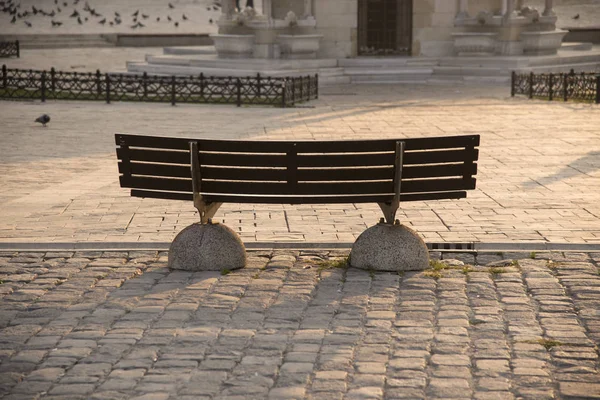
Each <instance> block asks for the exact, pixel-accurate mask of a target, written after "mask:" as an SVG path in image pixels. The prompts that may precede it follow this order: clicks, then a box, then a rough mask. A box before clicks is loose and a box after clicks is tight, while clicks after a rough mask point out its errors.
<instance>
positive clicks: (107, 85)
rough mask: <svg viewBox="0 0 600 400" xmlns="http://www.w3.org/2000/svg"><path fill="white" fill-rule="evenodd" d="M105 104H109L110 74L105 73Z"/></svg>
mask: <svg viewBox="0 0 600 400" xmlns="http://www.w3.org/2000/svg"><path fill="white" fill-rule="evenodd" d="M106 104H110V75H108V72H107V73H106Z"/></svg>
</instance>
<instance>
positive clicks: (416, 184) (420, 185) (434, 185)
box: [402, 178, 476, 193]
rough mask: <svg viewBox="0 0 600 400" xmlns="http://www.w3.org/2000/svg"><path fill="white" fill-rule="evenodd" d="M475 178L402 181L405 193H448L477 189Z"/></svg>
mask: <svg viewBox="0 0 600 400" xmlns="http://www.w3.org/2000/svg"><path fill="white" fill-rule="evenodd" d="M475 183H476V180H475V178H469V179H431V180H413V181H404V180H403V181H402V192H403V193H423V192H447V191H454V190H469V189H475Z"/></svg>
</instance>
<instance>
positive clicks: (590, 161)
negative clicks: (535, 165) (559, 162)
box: [522, 151, 600, 189]
mask: <svg viewBox="0 0 600 400" xmlns="http://www.w3.org/2000/svg"><path fill="white" fill-rule="evenodd" d="M598 170H600V151H592V152H589V153H587V154H586V155H585V156H583V157H580V158H578V159H577V160H575V161H573V162H571V163H569V164H568V165H566V166H564V167H563V168H561V169H560V170H559V171H558V172H556V173H554V174H552V175H548V176H544V177H541V178H539V179H535V180H533V179H530V180H528V181H527V182H525V183H524V184H523V185H522V187H523V188H526V189H535V188H536V187H539V186H547V185H551V184H553V183H556V182H560V181H564V180H567V179H570V178H575V177H578V176H581V175H590V174H592V173H594V172H595V171H598Z"/></svg>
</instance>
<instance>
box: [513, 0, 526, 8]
mask: <svg viewBox="0 0 600 400" xmlns="http://www.w3.org/2000/svg"><path fill="white" fill-rule="evenodd" d="M523 3H524V0H517V5H516V6H515V9H516V10H517V11H521V10H522V9H523Z"/></svg>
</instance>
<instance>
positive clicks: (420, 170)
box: [119, 162, 477, 182]
mask: <svg viewBox="0 0 600 400" xmlns="http://www.w3.org/2000/svg"><path fill="white" fill-rule="evenodd" d="M130 171H131V174H133V175H145V176H157V177H174V178H190V177H191V172H190V167H189V166H186V165H173V164H143V163H131V164H130ZM119 172H120V173H122V174H125V173H126V172H125V166H124V165H123V163H122V162H119ZM200 172H201V175H202V177H203V178H204V179H224V180H241V181H285V180H286V178H287V175H286V170H285V169H256V168H219V167H202V168H201V169H200ZM393 174H394V169H393V167H384V168H339V169H323V168H319V169H300V170H298V175H297V176H298V180H299V181H301V182H302V181H363V180H364V181H368V180H391V179H393ZM476 174H477V164H473V165H471V166H466V165H464V164H448V165H412V166H411V165H409V166H405V167H404V169H403V172H402V177H403V179H413V178H435V177H447V176H466V177H469V176H472V175H476Z"/></svg>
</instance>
